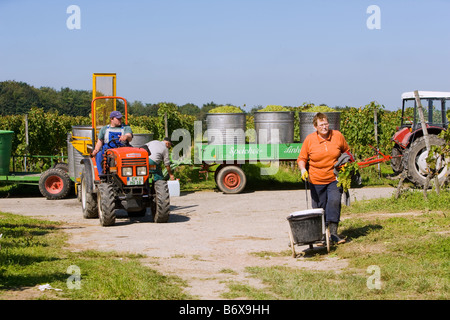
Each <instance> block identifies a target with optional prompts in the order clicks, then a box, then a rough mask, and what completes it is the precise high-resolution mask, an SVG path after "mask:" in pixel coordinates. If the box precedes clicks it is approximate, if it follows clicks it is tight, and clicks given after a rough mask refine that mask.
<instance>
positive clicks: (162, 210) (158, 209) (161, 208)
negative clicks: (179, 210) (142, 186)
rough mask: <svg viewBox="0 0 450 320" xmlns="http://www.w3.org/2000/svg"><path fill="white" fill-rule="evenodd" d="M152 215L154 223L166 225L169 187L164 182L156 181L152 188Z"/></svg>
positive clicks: (168, 211) (168, 208)
mask: <svg viewBox="0 0 450 320" xmlns="http://www.w3.org/2000/svg"><path fill="white" fill-rule="evenodd" d="M152 194H153V199H152V205H151V209H152V214H153V221H154V222H156V223H166V222H167V221H169V214H170V194H169V186H168V185H167V181H165V180H156V181H154V182H153V186H152Z"/></svg>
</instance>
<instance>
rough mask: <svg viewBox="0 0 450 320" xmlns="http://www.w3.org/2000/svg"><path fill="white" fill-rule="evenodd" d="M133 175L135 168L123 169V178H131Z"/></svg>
mask: <svg viewBox="0 0 450 320" xmlns="http://www.w3.org/2000/svg"><path fill="white" fill-rule="evenodd" d="M132 175H133V167H123V168H122V176H124V177H131V176H132Z"/></svg>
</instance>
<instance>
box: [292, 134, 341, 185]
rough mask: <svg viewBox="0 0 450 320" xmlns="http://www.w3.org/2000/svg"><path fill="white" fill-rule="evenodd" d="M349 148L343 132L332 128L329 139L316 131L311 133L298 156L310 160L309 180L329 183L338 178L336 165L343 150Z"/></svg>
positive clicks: (306, 160)
mask: <svg viewBox="0 0 450 320" xmlns="http://www.w3.org/2000/svg"><path fill="white" fill-rule="evenodd" d="M348 150H349V147H348V144H347V141H345V138H344V136H343V135H342V133H340V132H339V131H336V130H330V135H329V136H328V139H323V138H322V137H320V136H319V135H318V134H317V131H316V132H313V133H311V134H309V135H308V136H307V137H306V139H305V141H304V142H303V145H302V149H301V150H300V154H299V155H298V158H297V163H298V162H299V161H300V160H303V161H305V163H308V162H309V169H308V173H309V181H310V182H311V183H313V184H329V183H331V182H333V181H335V180H336V175H335V174H334V165H335V163H336V162H337V160H338V158H339V157H340V156H341V154H342V153H343V152H346V151H348Z"/></svg>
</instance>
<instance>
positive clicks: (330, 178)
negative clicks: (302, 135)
mask: <svg viewBox="0 0 450 320" xmlns="http://www.w3.org/2000/svg"><path fill="white" fill-rule="evenodd" d="M313 124H314V128H316V130H317V132H313V133H311V134H309V135H308V136H307V137H306V139H305V140H304V142H303V145H302V149H301V150H300V154H299V156H298V159H297V163H298V166H299V168H300V170H301V173H302V179H303V180H306V179H308V177H309V182H310V184H309V185H310V188H311V199H312V201H311V202H312V206H313V208H323V209H324V211H325V221H326V223H327V225H328V226H329V227H330V234H331V240H332V241H334V242H335V243H337V244H341V243H344V242H345V240H344V239H341V238H339V237H338V235H337V229H338V224H339V221H340V217H341V197H342V188H339V187H338V186H337V180H336V175H335V174H334V165H335V164H336V162H337V160H338V158H339V157H340V156H341V154H342V153H344V152H347V151H349V147H348V144H347V142H346V141H345V138H344V136H343V135H342V134H341V133H340V132H339V131H337V130H330V129H329V123H328V117H327V116H326V115H325V114H323V113H320V112H319V113H318V114H316V115H315V116H314V119H313Z"/></svg>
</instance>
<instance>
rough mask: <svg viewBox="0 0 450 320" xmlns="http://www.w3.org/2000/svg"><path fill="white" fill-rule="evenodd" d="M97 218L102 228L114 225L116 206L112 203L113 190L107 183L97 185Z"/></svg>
mask: <svg viewBox="0 0 450 320" xmlns="http://www.w3.org/2000/svg"><path fill="white" fill-rule="evenodd" d="M97 205H98V217H99V218H100V224H101V225H102V226H104V227H108V226H112V225H114V224H115V223H116V204H115V201H114V189H113V187H112V185H110V184H109V183H101V184H99V185H98V193H97Z"/></svg>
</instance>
